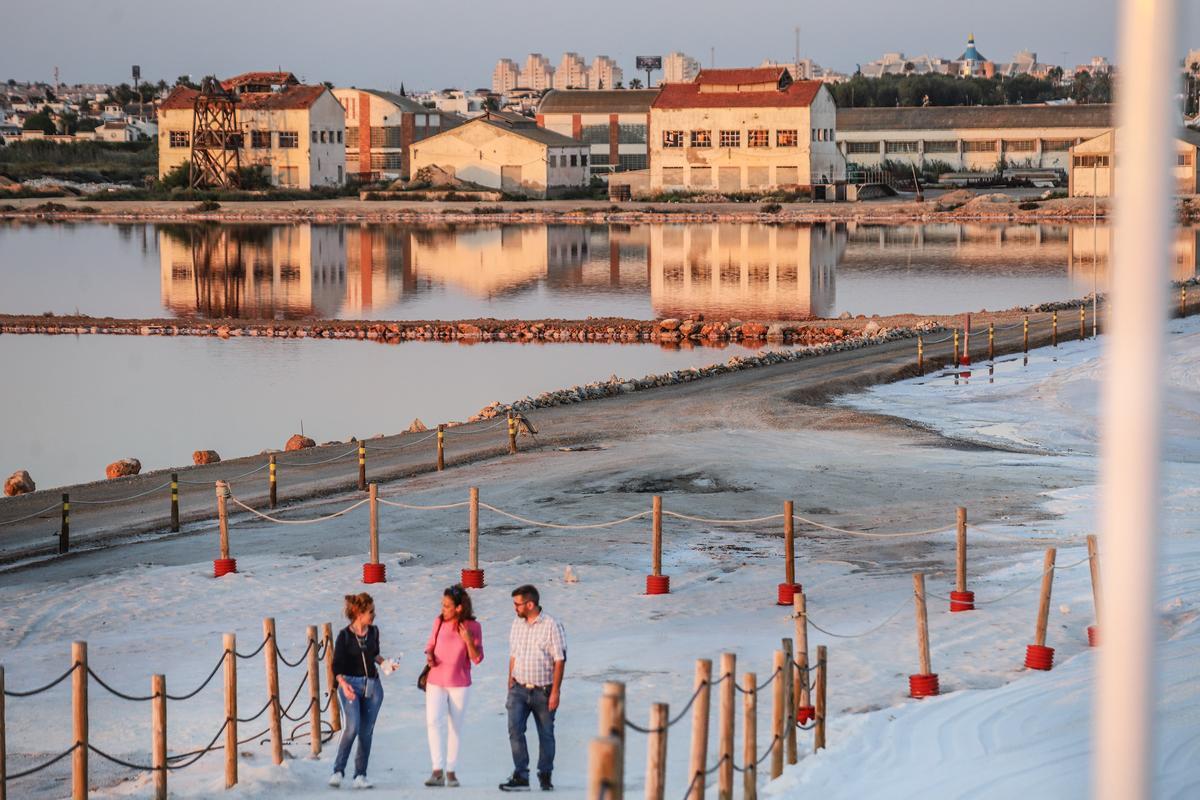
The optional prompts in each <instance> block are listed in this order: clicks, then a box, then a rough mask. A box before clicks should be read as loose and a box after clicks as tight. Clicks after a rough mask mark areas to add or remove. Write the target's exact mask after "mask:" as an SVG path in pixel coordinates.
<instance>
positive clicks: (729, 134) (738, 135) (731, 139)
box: [721, 131, 742, 147]
mask: <svg viewBox="0 0 1200 800" xmlns="http://www.w3.org/2000/svg"><path fill="white" fill-rule="evenodd" d="M741 146H742V132H741V131H721V147H741Z"/></svg>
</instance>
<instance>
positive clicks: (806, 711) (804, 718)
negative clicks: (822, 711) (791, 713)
mask: <svg viewBox="0 0 1200 800" xmlns="http://www.w3.org/2000/svg"><path fill="white" fill-rule="evenodd" d="M816 718H817V709H816V708H814V707H813V706H796V724H797V725H804V724H806V723H809V722H812V721H813V720H814V719H816Z"/></svg>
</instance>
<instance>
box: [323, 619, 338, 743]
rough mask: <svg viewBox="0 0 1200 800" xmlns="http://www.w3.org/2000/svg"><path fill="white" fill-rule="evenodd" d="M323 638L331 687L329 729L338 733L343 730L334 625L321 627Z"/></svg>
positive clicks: (327, 675)
mask: <svg viewBox="0 0 1200 800" xmlns="http://www.w3.org/2000/svg"><path fill="white" fill-rule="evenodd" d="M321 638H322V639H324V640H325V685H326V686H328V687H329V694H330V698H329V727H330V728H332V729H333V732H334V733H337V732H338V731H340V730H341V729H342V707H341V706H340V705H338V698H337V690H338V687H337V681H336V680H334V677H333V625H332V624H331V623H328V622H326V623H325V624H324V625H322V626H321Z"/></svg>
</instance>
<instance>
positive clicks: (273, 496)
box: [267, 456, 279, 508]
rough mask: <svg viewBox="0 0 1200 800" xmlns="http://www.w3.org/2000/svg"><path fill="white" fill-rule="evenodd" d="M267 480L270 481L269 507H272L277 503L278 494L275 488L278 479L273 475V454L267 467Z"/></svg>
mask: <svg viewBox="0 0 1200 800" xmlns="http://www.w3.org/2000/svg"><path fill="white" fill-rule="evenodd" d="M267 475H268V480H269V481H270V494H271V499H270V503H271V508H274V507H275V506H276V505H277V504H278V503H279V494H278V492H277V490H276V487H277V486H278V479H277V477H276V475H275V456H271V461H270V464H269V466H268V467H267Z"/></svg>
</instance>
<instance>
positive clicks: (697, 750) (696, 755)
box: [686, 658, 712, 800]
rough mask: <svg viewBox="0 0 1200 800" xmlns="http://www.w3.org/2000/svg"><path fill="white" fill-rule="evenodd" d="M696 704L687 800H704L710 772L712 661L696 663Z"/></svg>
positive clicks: (693, 712) (693, 718)
mask: <svg viewBox="0 0 1200 800" xmlns="http://www.w3.org/2000/svg"><path fill="white" fill-rule="evenodd" d="M695 692H696V704H695V705H693V706H692V752H691V768H690V769H689V770H688V778H689V779H690V780H691V784H690V786H691V788H690V789H688V795H687V798H686V800H704V773H705V772H706V771H707V770H708V703H709V699H710V695H711V694H712V661H711V660H709V659H707V658H701V659H699V660H698V661H696V688H695Z"/></svg>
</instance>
